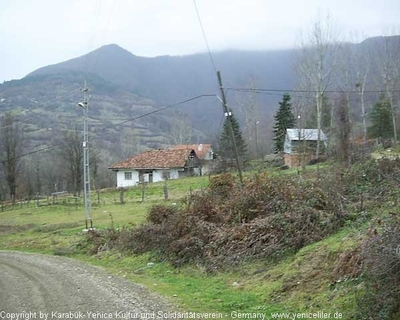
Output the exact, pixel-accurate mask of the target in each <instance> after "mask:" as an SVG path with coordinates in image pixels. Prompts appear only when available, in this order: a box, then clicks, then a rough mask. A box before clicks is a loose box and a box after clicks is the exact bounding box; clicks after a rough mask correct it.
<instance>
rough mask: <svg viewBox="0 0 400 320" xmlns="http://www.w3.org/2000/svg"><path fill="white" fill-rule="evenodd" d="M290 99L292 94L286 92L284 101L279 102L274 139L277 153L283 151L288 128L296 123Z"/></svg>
mask: <svg viewBox="0 0 400 320" xmlns="http://www.w3.org/2000/svg"><path fill="white" fill-rule="evenodd" d="M290 100H291V97H290V95H289V94H288V93H285V94H284V95H283V98H282V102H279V110H278V111H277V113H276V115H275V125H274V134H275V138H274V141H275V152H276V153H278V152H282V151H283V146H284V143H285V135H286V129H288V128H293V127H294V126H295V124H296V120H295V118H294V115H293V112H292V104H291V103H290Z"/></svg>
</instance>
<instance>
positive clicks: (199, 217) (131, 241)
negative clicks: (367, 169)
mask: <svg viewBox="0 0 400 320" xmlns="http://www.w3.org/2000/svg"><path fill="white" fill-rule="evenodd" d="M330 177H331V178H329V179H328V178H326V181H318V182H312V181H309V180H305V179H303V178H301V177H300V176H291V177H290V176H288V177H275V178H274V177H268V176H266V175H264V174H258V175H255V176H254V177H252V178H249V179H247V180H246V181H245V182H244V185H243V186H241V185H239V184H238V182H237V181H236V180H235V179H234V177H233V176H232V175H230V174H225V175H220V176H216V177H214V178H212V179H211V181H210V186H209V188H208V190H206V191H205V192H203V193H197V194H195V195H193V196H192V197H191V198H189V199H187V200H186V204H185V205H182V206H180V207H174V206H164V205H159V206H155V207H153V208H152V209H151V210H150V212H149V215H148V220H147V223H146V224H143V225H142V226H140V227H139V228H137V229H135V230H133V231H132V232H130V233H129V235H128V236H127V238H128V239H126V241H125V244H126V247H127V248H129V249H130V250H133V251H134V252H136V253H142V252H146V251H153V252H154V251H156V252H158V253H159V254H161V255H162V256H163V257H164V258H167V259H168V260H169V261H171V262H172V263H173V264H175V265H181V264H184V263H187V262H195V263H199V264H201V265H204V266H206V267H207V268H208V269H209V270H214V269H218V268H220V267H222V266H223V265H232V264H236V263H238V262H240V261H243V260H246V259H251V258H275V257H279V256H281V255H283V254H285V253H286V252H288V251H294V250H297V249H299V248H301V247H303V246H305V245H307V244H310V243H312V242H315V241H318V240H320V239H322V238H324V237H326V236H327V235H330V234H332V233H333V232H335V231H336V230H337V229H338V228H339V227H340V226H342V224H343V220H344V209H343V201H344V197H343V196H342V195H341V191H342V189H343V188H341V187H340V186H339V185H337V182H338V180H337V179H336V178H334V177H333V176H330ZM328 180H329V181H328Z"/></svg>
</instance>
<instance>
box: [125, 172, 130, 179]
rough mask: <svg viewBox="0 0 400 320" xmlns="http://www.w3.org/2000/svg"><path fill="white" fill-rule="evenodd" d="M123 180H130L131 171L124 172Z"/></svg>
mask: <svg viewBox="0 0 400 320" xmlns="http://www.w3.org/2000/svg"><path fill="white" fill-rule="evenodd" d="M125 180H132V172H125Z"/></svg>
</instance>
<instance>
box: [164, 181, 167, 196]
mask: <svg viewBox="0 0 400 320" xmlns="http://www.w3.org/2000/svg"><path fill="white" fill-rule="evenodd" d="M164 199H165V200H168V183H167V179H165V183H164Z"/></svg>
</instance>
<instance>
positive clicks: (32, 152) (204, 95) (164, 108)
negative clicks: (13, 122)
mask: <svg viewBox="0 0 400 320" xmlns="http://www.w3.org/2000/svg"><path fill="white" fill-rule="evenodd" d="M203 97H216V95H215V94H201V95H198V96H195V97H192V98H189V99H186V100H183V101H180V102H177V103H174V104H171V105H168V106H166V107H163V108H160V109H157V110H154V111H151V112H148V113H145V114H142V115H140V116H137V117H135V118H131V119H126V120H124V121H122V122H119V123H116V124H115V125H113V126H114V127H116V126H119V125H121V124H124V123H127V122H130V121H135V120H138V119H141V118H144V117H146V116H149V115H152V114H155V113H157V112H160V111H163V110H166V109H169V108H172V107H177V106H179V105H182V104H185V103H187V102H190V101H193V100H196V99H199V98H203ZM107 129H108V128H103V129H102V130H100V131H99V132H103V131H105V130H107ZM61 144H62V143H61V142H60V143H56V144H53V145H51V146H47V147H44V148H41V149H38V150H34V151H30V152H28V153H24V154H22V155H19V156H17V157H14V158H11V159H8V160H0V162H1V163H3V164H4V163H5V162H8V161H10V160H15V159H19V158H22V157H26V156H28V155H31V154H35V153H39V152H42V151H47V150H50V149H53V148H55V147H58V146H60V145H61Z"/></svg>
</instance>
